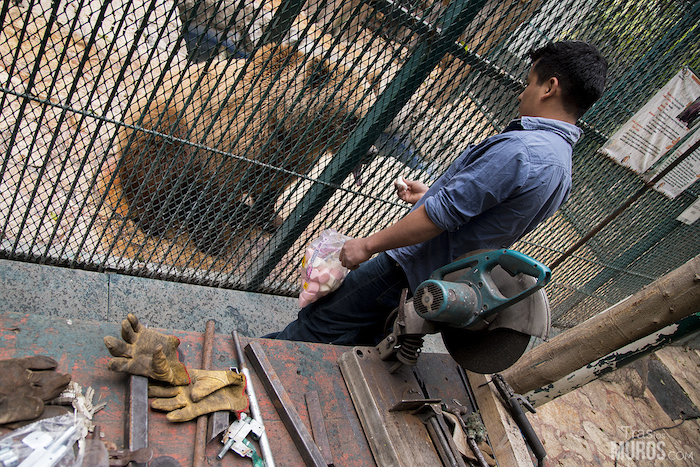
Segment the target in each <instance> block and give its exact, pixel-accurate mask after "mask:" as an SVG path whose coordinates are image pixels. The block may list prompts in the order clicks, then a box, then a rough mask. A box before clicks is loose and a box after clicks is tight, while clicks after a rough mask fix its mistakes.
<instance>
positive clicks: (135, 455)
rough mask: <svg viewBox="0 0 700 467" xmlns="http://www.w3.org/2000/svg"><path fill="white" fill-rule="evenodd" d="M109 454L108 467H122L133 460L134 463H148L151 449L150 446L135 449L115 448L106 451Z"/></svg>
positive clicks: (151, 452) (151, 454)
mask: <svg viewBox="0 0 700 467" xmlns="http://www.w3.org/2000/svg"><path fill="white" fill-rule="evenodd" d="M107 453H108V454H109V465H110V467H123V466H125V465H129V463H130V462H133V463H134V465H148V463H149V462H150V461H151V459H152V458H153V450H152V449H151V448H141V449H137V450H136V451H129V450H125V449H116V450H109V451H107Z"/></svg>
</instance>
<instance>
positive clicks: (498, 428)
mask: <svg viewBox="0 0 700 467" xmlns="http://www.w3.org/2000/svg"><path fill="white" fill-rule="evenodd" d="M466 373H467V378H468V379H469V384H470V385H471V387H472V390H473V391H474V397H475V398H476V401H477V404H478V406H479V413H480V414H481V419H482V420H483V422H484V426H485V427H486V432H487V433H488V437H489V441H490V443H491V447H492V448H493V453H494V455H495V457H496V459H497V460H498V464H499V465H505V466H508V467H532V458H531V456H530V451H529V450H528V448H527V445H526V444H525V439H524V438H523V436H522V434H521V433H520V428H519V427H518V425H517V424H516V423H515V421H514V420H513V418H512V417H511V416H510V414H509V413H508V411H507V410H506V408H505V407H504V406H503V403H502V402H501V399H500V395H499V394H498V391H497V389H496V388H495V387H494V386H493V384H487V383H488V381H490V380H489V378H488V377H487V376H486V375H480V374H477V373H472V372H470V371H467V372H466Z"/></svg>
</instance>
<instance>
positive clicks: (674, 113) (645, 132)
mask: <svg viewBox="0 0 700 467" xmlns="http://www.w3.org/2000/svg"><path fill="white" fill-rule="evenodd" d="M699 116H700V79H698V77H697V76H696V75H695V74H694V73H693V72H692V71H691V70H690V69H688V68H684V69H682V70H681V71H679V72H678V74H676V76H674V77H673V78H672V79H671V80H670V81H669V82H668V83H667V84H666V85H665V86H664V87H662V88H661V89H660V90H659V91H658V92H657V93H656V94H655V95H654V96H653V97H652V98H651V99H650V100H649V102H647V103H646V104H645V105H644V106H643V107H642V108H641V109H640V110H639V111H638V112H637V113H636V114H635V115H634V116H633V117H632V118H631V119H630V120H628V121H627V122H626V123H625V124H624V125H623V126H622V127H621V128H620V129H619V130H618V131H617V132H615V134H614V135H613V136H612V137H611V138H610V139H609V140H608V142H607V143H606V144H605V145H604V146H603V147H602V148H601V149H600V151H601V152H602V153H604V154H605V155H607V156H608V157H610V158H611V159H613V160H615V161H616V162H617V163H619V164H621V165H623V166H625V167H628V168H629V169H631V170H632V171H634V172H636V173H639V174H643V173H644V172H646V171H647V170H648V169H649V168H650V167H652V166H653V165H654V164H655V163H656V162H657V161H659V160H660V159H661V158H662V157H663V156H664V155H666V154H667V153H668V151H669V150H671V149H672V148H674V146H675V145H676V144H677V143H678V142H680V141H681V140H682V139H683V138H685V137H686V136H687V135H688V134H689V133H690V132H691V131H692V130H691V129H692V128H693V126H694V125H695V123H697V121H698V118H699ZM699 138H700V132H694V134H693V135H691V136H690V137H689V138H688V139H687V140H686V141H684V142H683V144H682V145H681V146H682V147H679V148H676V151H675V152H676V153H677V154H681V153H682V151H684V150H687V149H688V148H690V147H691V146H692V145H693V144H694V143H696V142H697V140H698V139H699ZM679 151H680V152H679ZM696 152H697V151H696ZM699 176H700V152H698V154H696V153H695V152H694V153H693V154H691V155H690V156H689V157H687V158H686V160H685V161H684V162H682V163H680V164H679V165H678V167H676V168H675V169H673V170H672V171H671V172H670V173H669V174H668V175H667V176H666V177H664V179H663V180H661V182H660V183H658V184H657V185H656V187H655V188H656V189H657V190H659V191H661V192H662V193H664V194H666V195H667V196H670V197H675V196H677V195H678V194H680V193H681V192H682V191H683V190H685V188H687V187H688V186H690V185H691V184H692V183H693V182H695V181H696V180H697V179H698V177H699Z"/></svg>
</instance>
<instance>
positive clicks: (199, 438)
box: [192, 319, 216, 467]
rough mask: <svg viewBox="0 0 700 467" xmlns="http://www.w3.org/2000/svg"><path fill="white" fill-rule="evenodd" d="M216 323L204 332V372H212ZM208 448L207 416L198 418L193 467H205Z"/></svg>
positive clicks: (211, 321) (210, 323)
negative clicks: (205, 455) (205, 454)
mask: <svg viewBox="0 0 700 467" xmlns="http://www.w3.org/2000/svg"><path fill="white" fill-rule="evenodd" d="M215 328H216V322H215V321H214V320H213V319H210V320H209V321H207V326H206V329H205V331H204V344H203V345H202V370H211V354H212V351H213V349H214V329H215ZM206 446H207V416H206V415H200V416H199V417H198V418H197V428H196V431H195V432H194V455H193V460H192V466H193V467H200V466H203V465H204V451H205V449H206Z"/></svg>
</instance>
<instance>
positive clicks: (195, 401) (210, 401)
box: [148, 369, 248, 422]
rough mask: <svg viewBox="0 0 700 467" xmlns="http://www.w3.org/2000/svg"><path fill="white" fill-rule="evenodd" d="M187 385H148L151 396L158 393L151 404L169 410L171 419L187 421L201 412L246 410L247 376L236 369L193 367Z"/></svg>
mask: <svg viewBox="0 0 700 467" xmlns="http://www.w3.org/2000/svg"><path fill="white" fill-rule="evenodd" d="M190 378H191V381H192V382H191V383H190V384H189V385H187V386H160V385H156V384H151V385H149V386H148V397H155V398H156V399H154V400H153V402H151V408H153V409H155V410H163V411H167V412H169V413H168V415H166V418H167V419H168V420H169V421H171V422H186V421H189V420H192V419H195V418H197V417H199V416H200V415H204V414H208V413H212V412H219V411H230V412H236V413H237V414H239V413H241V412H246V411H247V410H248V397H247V396H246V394H245V387H246V379H245V376H243V375H242V374H238V373H236V372H234V371H232V370H195V369H190Z"/></svg>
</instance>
